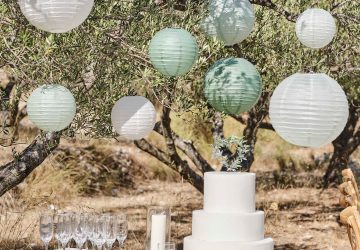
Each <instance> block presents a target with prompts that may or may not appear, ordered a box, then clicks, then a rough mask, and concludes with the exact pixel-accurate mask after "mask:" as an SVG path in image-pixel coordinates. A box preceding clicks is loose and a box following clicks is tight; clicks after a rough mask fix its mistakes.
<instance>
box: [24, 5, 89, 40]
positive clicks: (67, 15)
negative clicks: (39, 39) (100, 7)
mask: <svg viewBox="0 0 360 250" xmlns="http://www.w3.org/2000/svg"><path fill="white" fill-rule="evenodd" d="M18 2H19V5H20V9H21V11H22V13H23V14H24V16H25V17H26V19H27V20H28V21H29V22H30V23H31V24H32V25H34V26H35V27H37V28H39V29H41V30H45V31H48V32H51V33H64V32H68V31H70V30H72V29H74V28H76V27H78V26H79V25H81V24H82V23H83V22H84V21H85V20H86V18H87V17H88V16H89V14H90V12H91V9H92V7H93V5H94V0H18Z"/></svg>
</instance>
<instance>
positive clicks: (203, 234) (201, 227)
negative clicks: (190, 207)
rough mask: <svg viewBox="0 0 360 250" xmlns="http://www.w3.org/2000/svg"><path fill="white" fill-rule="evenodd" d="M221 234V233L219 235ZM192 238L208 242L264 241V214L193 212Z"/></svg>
mask: <svg viewBox="0 0 360 250" xmlns="http://www.w3.org/2000/svg"><path fill="white" fill-rule="evenodd" d="M220 232H221V233H220ZM192 236H193V237H194V238H195V239H198V240H209V241H255V240H262V239H264V212H262V211H257V212H255V213H242V212H240V213H211V212H206V211H204V210H198V211H194V212H193V222H192Z"/></svg>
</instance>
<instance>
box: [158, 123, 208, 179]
mask: <svg viewBox="0 0 360 250" xmlns="http://www.w3.org/2000/svg"><path fill="white" fill-rule="evenodd" d="M154 131H156V132H157V133H158V134H160V135H162V136H164V132H163V129H162V127H161V124H160V123H159V122H157V123H156V124H155V127H154ZM172 137H173V138H174V142H175V146H176V147H177V148H179V149H180V150H181V151H182V152H183V153H185V154H186V156H187V157H189V159H190V160H191V161H192V162H193V163H194V164H195V165H196V167H197V168H198V169H199V170H200V171H201V172H202V173H205V172H211V171H214V169H213V168H212V167H211V165H210V164H209V163H208V162H207V160H206V159H205V158H204V157H203V156H202V155H201V154H200V153H199V152H198V150H197V149H196V148H195V146H194V143H193V142H192V141H188V140H184V139H183V138H181V137H180V136H179V135H177V134H176V133H175V132H174V131H172Z"/></svg>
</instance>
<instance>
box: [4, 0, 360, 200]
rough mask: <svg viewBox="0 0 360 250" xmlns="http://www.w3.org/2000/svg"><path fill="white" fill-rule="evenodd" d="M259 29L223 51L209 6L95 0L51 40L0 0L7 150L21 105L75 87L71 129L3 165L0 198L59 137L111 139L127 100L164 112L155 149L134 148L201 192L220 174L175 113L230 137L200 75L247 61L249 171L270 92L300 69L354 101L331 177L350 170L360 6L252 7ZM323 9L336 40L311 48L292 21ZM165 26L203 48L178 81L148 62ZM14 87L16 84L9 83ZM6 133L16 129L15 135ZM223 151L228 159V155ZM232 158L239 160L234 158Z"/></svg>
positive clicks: (265, 124)
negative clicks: (40, 92) (254, 92)
mask: <svg viewBox="0 0 360 250" xmlns="http://www.w3.org/2000/svg"><path fill="white" fill-rule="evenodd" d="M251 2H252V3H253V4H254V6H255V10H256V25H255V28H254V31H253V32H252V34H251V35H250V36H249V38H248V39H246V40H245V41H243V42H242V43H240V44H236V45H234V46H227V47H225V46H223V44H222V43H221V42H219V41H216V40H214V39H211V38H209V37H207V36H206V35H205V34H204V33H203V31H201V29H200V28H199V22H200V20H201V19H202V18H203V17H204V16H205V15H206V14H207V12H206V7H207V6H206V3H204V2H203V1H187V0H171V1H166V0H156V1H151V0H128V1H119V0H109V1H96V5H95V8H94V10H93V11H92V13H91V15H90V17H89V18H88V20H87V21H86V22H85V23H84V24H83V25H82V26H80V27H79V28H77V29H75V30H73V31H71V32H69V33H65V34H50V33H46V32H43V31H40V30H38V29H36V28H34V27H33V26H31V25H29V24H28V22H27V21H26V19H25V18H24V17H23V16H22V15H21V12H20V10H19V7H18V6H17V3H16V2H14V1H11V0H2V2H0V24H1V29H0V35H1V37H2V39H1V41H0V68H2V69H3V70H4V71H6V72H7V73H8V74H9V75H11V76H12V78H11V80H10V81H9V83H8V84H7V87H4V88H2V89H1V88H0V89H1V91H2V92H1V93H2V94H1V99H0V101H1V110H3V111H6V112H7V116H6V117H7V118H6V119H4V121H3V122H2V125H3V126H2V132H1V131H0V133H2V134H5V133H8V134H9V133H10V139H7V140H6V142H5V141H0V143H2V142H4V143H3V146H11V144H13V143H16V138H17V132H16V126H17V125H18V124H19V120H21V119H22V118H23V117H24V116H26V110H25V109H20V108H18V107H19V105H18V103H19V101H20V100H22V99H24V100H26V97H27V96H28V95H29V93H30V91H31V90H32V89H34V88H35V87H36V86H38V85H40V84H44V83H60V84H62V85H64V86H66V87H67V88H69V89H70V90H71V91H72V92H73V93H74V95H75V97H76V101H77V109H78V112H77V115H76V117H75V120H74V122H73V123H72V124H71V125H70V126H69V128H67V129H66V130H64V131H62V132H61V133H48V134H41V135H39V137H38V138H36V139H35V140H34V142H33V143H31V144H30V145H29V146H28V147H27V148H26V150H25V151H24V152H21V153H19V154H17V155H16V157H15V158H14V160H13V161H12V162H10V163H8V164H5V165H4V166H1V167H0V195H2V194H4V193H5V192H6V191H8V190H9V189H11V188H12V187H14V186H15V185H17V184H18V183H20V182H21V181H23V180H24V178H26V176H27V175H28V174H29V173H31V171H32V170H33V169H35V168H36V167H37V166H38V165H40V164H41V162H43V161H44V160H45V159H46V157H47V156H48V155H49V154H51V152H52V150H54V149H55V148H56V146H57V145H58V144H59V140H60V136H67V137H75V136H78V135H82V136H86V137H93V138H96V137H109V138H112V137H115V136H116V135H115V134H114V133H113V130H112V128H111V122H110V113H111V109H112V106H113V105H114V103H115V102H116V100H118V99H119V98H120V97H122V96H125V95H143V96H146V97H147V98H149V99H150V100H151V101H153V103H156V104H157V105H158V106H159V107H160V109H161V118H160V121H159V122H157V124H156V125H155V128H154V131H155V132H156V133H157V134H158V136H159V137H160V138H161V140H163V142H164V145H165V147H162V148H161V147H159V146H157V145H156V144H154V143H152V142H151V141H149V140H147V139H142V140H138V141H135V145H136V146H137V147H139V148H140V149H141V150H143V151H145V152H147V153H149V154H150V155H152V156H153V157H155V158H157V159H158V160H159V161H161V162H163V163H164V164H166V165H167V166H169V167H171V168H172V169H174V170H175V171H177V172H178V173H179V174H180V175H181V176H183V177H184V179H186V180H187V181H189V182H190V183H191V184H193V185H194V186H195V188H196V189H198V190H199V191H202V190H203V173H204V172H206V171H213V170H214V167H213V166H212V165H211V164H210V163H209V162H208V161H207V160H206V159H205V157H204V156H203V155H202V154H201V153H200V152H201V150H199V147H198V146H197V145H196V142H194V141H193V140H191V138H183V137H182V136H180V135H179V131H175V130H174V129H173V128H172V126H171V125H172V120H171V116H170V115H171V114H173V113H174V114H175V113H176V114H181V113H186V112H191V113H192V114H193V115H195V116H198V117H199V119H200V120H201V121H202V122H204V123H206V124H209V126H211V132H212V135H213V138H214V139H218V138H224V131H223V126H224V114H221V113H219V112H216V111H214V110H213V109H212V108H211V107H210V106H209V105H208V104H207V102H206V100H205V98H204V96H203V90H202V89H203V78H204V76H205V73H206V71H207V69H208V68H209V66H210V65H211V64H212V63H214V62H215V61H216V60H218V59H221V58H224V57H230V56H236V57H244V58H246V59H247V60H249V61H250V62H252V63H253V64H255V65H256V67H257V69H258V70H259V72H260V74H261V76H262V79H263V85H264V88H263V94H262V96H261V98H260V100H259V102H258V103H257V104H256V106H255V107H254V108H252V109H251V110H250V111H249V112H247V113H245V114H239V115H237V116H234V118H235V119H236V120H238V121H239V122H241V123H243V124H245V129H244V131H243V134H244V137H245V140H246V141H247V143H248V144H249V147H250V150H249V153H248V155H247V157H246V158H247V160H246V161H245V162H244V163H243V166H242V167H243V168H242V169H243V170H249V169H250V167H251V165H252V163H253V160H254V146H255V143H256V135H257V132H258V130H259V129H272V126H271V124H270V123H269V119H268V103H269V98H270V96H271V93H272V91H273V90H274V88H275V87H276V86H277V84H278V83H279V82H280V81H281V80H282V79H284V78H286V77H287V76H289V75H291V74H293V73H296V72H299V71H301V72H310V71H316V72H323V73H327V74H329V75H330V76H332V77H333V78H335V79H337V80H338V81H339V83H340V84H341V85H342V87H343V88H344V90H345V91H346V93H347V95H348V99H349V102H350V114H351V115H350V119H349V122H348V124H347V126H346V128H345V130H344V132H343V133H342V134H341V136H340V137H339V138H338V139H336V140H335V141H334V143H333V144H334V154H333V159H332V164H330V167H329V170H328V173H327V176H326V180H329V179H331V178H333V177H332V176H335V175H334V172H336V171H338V170H340V169H342V168H344V167H346V165H347V161H348V160H349V157H350V155H351V153H352V152H353V151H354V150H355V149H356V147H357V146H358V145H359V143H360V134H359V133H360V132H359V130H358V128H357V127H356V124H357V122H358V118H359V102H360V99H359V93H360V87H359V83H358V74H359V65H358V63H359V62H358V58H359V50H358V48H357V46H356V45H357V37H359V35H360V34H359V30H360V29H359V19H358V17H357V15H356V14H357V13H358V12H359V6H358V5H356V3H354V1H343V2H341V3H338V2H337V1H325V0H323V1H295V0H291V1H285V0H278V1H272V0H252V1H251ZM315 5H316V6H318V7H321V8H324V9H327V10H329V11H330V12H331V13H332V14H333V16H334V17H335V18H336V19H337V24H338V34H337V36H336V38H335V39H334V41H333V42H332V43H331V44H330V45H329V46H327V47H325V48H324V49H321V50H312V49H308V48H305V47H304V46H303V45H301V44H300V43H299V41H298V40H297V38H296V36H295V32H294V25H295V24H294V22H295V20H296V18H297V16H298V15H299V14H300V13H301V12H302V11H304V10H305V9H307V8H309V7H312V6H315ZM165 27H181V28H184V29H187V30H188V31H190V32H191V33H192V34H193V35H194V36H195V37H196V38H197V41H198V44H199V48H200V57H199V60H198V62H197V64H196V65H195V66H194V68H193V70H192V71H191V72H189V73H188V74H187V75H185V76H183V77H180V78H176V79H173V78H170V79H168V78H164V77H163V76H162V75H160V74H159V73H158V72H157V71H156V70H155V69H153V67H152V66H151V63H150V61H149V58H148V55H147V48H148V42H149V40H150V39H151V38H152V37H153V35H154V34H155V32H157V31H159V30H160V29H162V28H165ZM10 82H11V83H10ZM9 131H10V132H9ZM223 153H224V154H226V155H232V154H233V153H232V152H231V150H230V149H227V148H224V149H223ZM232 157H234V156H233V155H232Z"/></svg>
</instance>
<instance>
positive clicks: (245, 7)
mask: <svg viewBox="0 0 360 250" xmlns="http://www.w3.org/2000/svg"><path fill="white" fill-rule="evenodd" d="M209 9H210V15H209V16H208V17H206V18H205V19H204V20H203V21H202V22H201V27H202V29H203V30H204V31H205V32H206V33H207V34H208V35H209V36H213V37H216V38H217V39H219V40H221V41H223V42H224V43H225V45H234V44H236V43H240V42H242V41H243V40H245V39H246V38H247V37H248V36H249V35H250V33H251V31H252V30H253V28H254V24H255V14H254V10H253V6H252V5H251V3H250V2H249V1H248V0H220V1H212V2H211V3H210V7H209Z"/></svg>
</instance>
